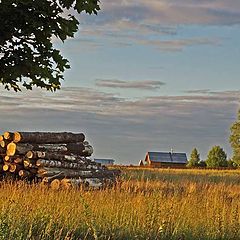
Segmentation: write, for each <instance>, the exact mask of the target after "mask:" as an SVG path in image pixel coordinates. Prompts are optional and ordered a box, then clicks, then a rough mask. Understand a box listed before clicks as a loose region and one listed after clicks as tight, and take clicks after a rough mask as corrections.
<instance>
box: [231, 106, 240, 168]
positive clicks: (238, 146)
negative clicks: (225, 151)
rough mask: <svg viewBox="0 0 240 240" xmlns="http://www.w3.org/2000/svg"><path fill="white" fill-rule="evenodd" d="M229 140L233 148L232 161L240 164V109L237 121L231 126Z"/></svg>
mask: <svg viewBox="0 0 240 240" xmlns="http://www.w3.org/2000/svg"><path fill="white" fill-rule="evenodd" d="M229 141H230V144H231V146H232V149H233V158H232V161H233V162H234V163H235V164H236V165H237V166H240V110H239V111H238V117H237V121H236V122H235V123H233V125H232V126H231V135H230V139H229Z"/></svg>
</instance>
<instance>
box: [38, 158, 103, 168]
mask: <svg viewBox="0 0 240 240" xmlns="http://www.w3.org/2000/svg"><path fill="white" fill-rule="evenodd" d="M36 166H37V167H52V168H64V169H76V170H97V169H99V167H98V166H97V165H94V164H86V163H85V162H83V161H82V162H81V163H77V162H65V161H58V160H48V159H38V160H37V161H36Z"/></svg>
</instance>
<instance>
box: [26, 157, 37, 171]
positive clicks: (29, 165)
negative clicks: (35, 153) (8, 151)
mask: <svg viewBox="0 0 240 240" xmlns="http://www.w3.org/2000/svg"><path fill="white" fill-rule="evenodd" d="M23 166H24V168H26V169H29V168H34V167H36V161H35V160H33V159H29V158H24V159H23Z"/></svg>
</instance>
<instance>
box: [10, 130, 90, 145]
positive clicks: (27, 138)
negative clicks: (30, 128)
mask: <svg viewBox="0 0 240 240" xmlns="http://www.w3.org/2000/svg"><path fill="white" fill-rule="evenodd" d="M84 140H85V136H84V134H83V133H71V132H15V133H14V141H18V142H21V143H76V142H83V141H84Z"/></svg>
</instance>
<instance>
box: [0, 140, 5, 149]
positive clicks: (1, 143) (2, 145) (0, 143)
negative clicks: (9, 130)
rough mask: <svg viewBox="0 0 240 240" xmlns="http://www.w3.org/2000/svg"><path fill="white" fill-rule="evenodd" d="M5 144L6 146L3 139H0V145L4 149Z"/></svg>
mask: <svg viewBox="0 0 240 240" xmlns="http://www.w3.org/2000/svg"><path fill="white" fill-rule="evenodd" d="M5 146H6V144H5V141H4V140H2V141H0V147H1V148H2V149H4V148H5Z"/></svg>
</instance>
